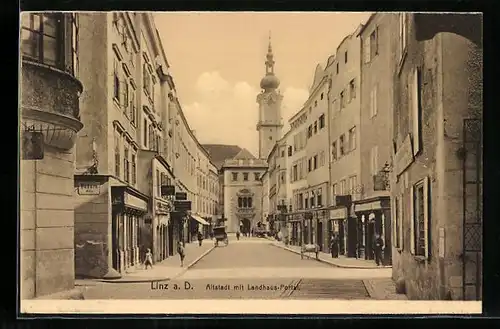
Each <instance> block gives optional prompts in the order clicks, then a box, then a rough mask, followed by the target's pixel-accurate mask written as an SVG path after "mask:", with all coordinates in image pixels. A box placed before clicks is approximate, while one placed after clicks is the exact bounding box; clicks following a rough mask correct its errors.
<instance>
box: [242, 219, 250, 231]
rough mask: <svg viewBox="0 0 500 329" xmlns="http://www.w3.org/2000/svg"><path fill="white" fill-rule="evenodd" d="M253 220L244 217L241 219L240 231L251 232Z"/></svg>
mask: <svg viewBox="0 0 500 329" xmlns="http://www.w3.org/2000/svg"><path fill="white" fill-rule="evenodd" d="M251 225H252V224H251V222H250V220H249V219H248V218H243V219H242V220H241V221H240V232H241V233H244V234H245V233H247V234H248V233H250V229H251Z"/></svg>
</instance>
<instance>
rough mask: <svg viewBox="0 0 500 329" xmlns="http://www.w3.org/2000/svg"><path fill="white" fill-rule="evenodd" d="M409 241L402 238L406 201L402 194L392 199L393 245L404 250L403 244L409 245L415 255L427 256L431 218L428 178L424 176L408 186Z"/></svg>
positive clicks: (429, 254) (429, 252) (428, 253)
mask: <svg viewBox="0 0 500 329" xmlns="http://www.w3.org/2000/svg"><path fill="white" fill-rule="evenodd" d="M409 197H410V198H411V199H410V207H409V210H410V213H409V214H408V215H409V218H410V227H409V229H410V241H409V243H408V244H406V243H405V241H404V239H403V232H405V230H404V227H403V223H404V222H405V220H404V218H405V217H406V216H407V215H406V213H405V211H404V209H408V208H405V207H404V205H405V204H406V203H404V202H403V196H402V195H401V196H400V197H397V198H395V199H394V201H393V213H394V220H393V223H394V225H393V244H394V247H396V248H398V249H401V250H404V247H405V245H408V246H409V247H410V252H411V253H412V254H413V255H415V256H421V257H425V258H429V257H430V256H431V251H430V239H429V226H430V220H431V214H430V211H429V209H430V207H431V205H430V200H429V179H428V178H427V177H426V178H424V179H423V180H422V181H420V182H418V183H416V184H415V185H413V186H412V187H411V188H410V195H409Z"/></svg>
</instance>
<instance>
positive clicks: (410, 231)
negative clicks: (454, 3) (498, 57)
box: [390, 13, 483, 299]
mask: <svg viewBox="0 0 500 329" xmlns="http://www.w3.org/2000/svg"><path fill="white" fill-rule="evenodd" d="M397 19H398V26H399V28H398V29H397V30H395V31H394V33H393V35H392V36H393V40H394V42H391V47H392V48H391V51H393V52H394V53H395V54H396V55H397V57H396V60H395V61H394V63H393V65H394V66H395V71H396V73H397V74H396V75H395V76H394V80H393V82H394V86H393V87H394V103H395V106H394V116H393V156H394V162H393V168H392V175H391V181H390V184H391V198H392V200H393V209H394V210H393V214H394V216H393V223H394V225H393V226H394V231H393V235H394V243H393V248H392V257H393V279H394V280H396V281H397V282H398V283H399V284H400V285H401V286H403V287H404V288H405V291H406V294H407V296H408V297H409V298H410V299H481V289H482V284H481V282H482V279H481V278H482V241H481V240H482V154H481V153H482V133H481V131H482V130H481V126H482V69H483V65H482V41H481V40H482V21H481V15H475V14H467V15H463V14H460V15H456V14H445V15H442V14H441V15H435V14H412V13H401V14H398V17H397Z"/></svg>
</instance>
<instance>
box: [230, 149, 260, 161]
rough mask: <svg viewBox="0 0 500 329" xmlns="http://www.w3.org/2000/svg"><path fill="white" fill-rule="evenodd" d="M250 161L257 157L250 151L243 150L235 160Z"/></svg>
mask: <svg viewBox="0 0 500 329" xmlns="http://www.w3.org/2000/svg"><path fill="white" fill-rule="evenodd" d="M248 159H252V160H253V159H255V157H254V156H253V155H252V153H250V151H248V150H247V149H245V148H244V149H241V151H240V152H239V153H238V154H236V155H235V156H234V158H233V160H248Z"/></svg>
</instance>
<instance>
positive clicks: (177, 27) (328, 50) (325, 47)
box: [155, 12, 370, 155]
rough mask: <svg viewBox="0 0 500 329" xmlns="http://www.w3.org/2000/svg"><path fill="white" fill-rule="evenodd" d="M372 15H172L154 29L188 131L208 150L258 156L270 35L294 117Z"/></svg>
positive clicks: (158, 17)
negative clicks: (317, 76) (217, 147)
mask: <svg viewBox="0 0 500 329" xmlns="http://www.w3.org/2000/svg"><path fill="white" fill-rule="evenodd" d="M369 16H370V13H368V12H360V13H349V12H342V13H334V12H323V13H322V12H316V13H315V12H308V13H298V12H297V13H294V12H280V13H271V12H269V13H263V12H238V13H234V12H233V13H230V12H225V13H222V12H204V13H197V12H171V13H156V14H155V23H156V27H157V29H158V32H159V34H160V38H161V41H162V43H163V47H164V49H165V54H166V56H167V60H168V63H169V65H170V73H171V75H172V76H173V78H174V81H175V84H176V88H177V95H178V97H179V101H180V103H181V105H182V108H183V111H184V113H185V115H186V118H187V120H188V123H189V126H190V128H191V129H192V130H194V131H195V135H196V137H197V139H198V140H199V141H200V143H202V144H231V145H238V146H240V147H244V148H247V149H248V150H249V151H250V152H251V153H252V154H254V155H258V132H257V131H256V124H257V120H258V105H257V103H256V97H257V94H258V93H259V92H260V87H259V83H260V80H261V79H262V77H264V75H265V64H264V62H265V60H266V58H265V56H266V53H267V47H268V43H269V35H270V34H271V42H272V47H273V52H274V60H275V62H276V63H275V74H276V76H277V77H278V78H279V79H280V81H281V84H280V87H279V89H280V92H281V93H282V94H283V96H284V98H283V104H282V110H281V114H282V117H283V119H284V123H285V126H284V128H283V133H285V132H286V131H287V130H288V127H289V126H288V119H289V118H290V117H291V116H292V115H293V114H295V113H296V112H298V111H299V110H300V109H301V106H302V104H303V103H304V102H305V101H306V100H307V97H308V95H309V88H310V86H311V84H312V80H313V76H314V71H315V68H316V65H317V64H318V63H320V64H322V65H323V67H324V66H325V65H326V61H327V59H328V57H329V56H330V55H333V54H335V51H336V49H337V46H338V45H339V43H340V42H341V41H342V40H343V39H344V37H346V36H347V35H349V34H351V33H352V32H354V31H355V30H356V28H357V27H358V26H359V24H363V23H365V22H366V20H367V19H368V17H369Z"/></svg>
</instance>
